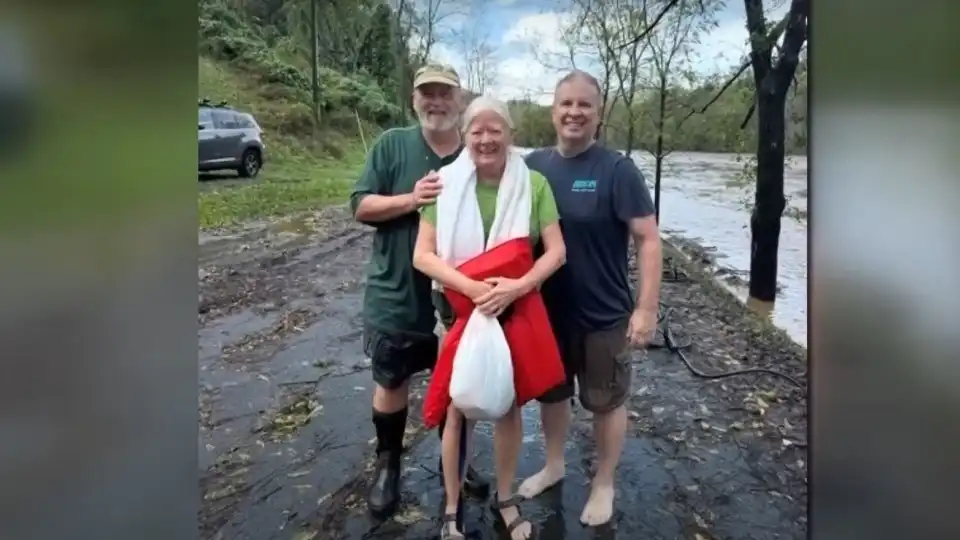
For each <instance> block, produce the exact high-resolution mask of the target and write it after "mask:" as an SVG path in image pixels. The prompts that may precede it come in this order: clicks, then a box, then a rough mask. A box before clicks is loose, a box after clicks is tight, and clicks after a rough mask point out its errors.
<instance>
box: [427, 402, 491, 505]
mask: <svg viewBox="0 0 960 540" xmlns="http://www.w3.org/2000/svg"><path fill="white" fill-rule="evenodd" d="M446 424H447V419H446V418H444V419H443V421H441V422H440V428H439V430H438V431H437V434H438V435H440V439H441V440H443V428H444V426H446ZM437 470H438V471H440V481H441V482H443V459H440V460H439V461H438V462H437ZM463 493H464V495H467V496H469V497H472V498H474V499H481V500H486V498H487V496H489V495H490V481H489V480H487V479H486V478H484V477H483V476H481V475H480V473H478V472H477V471H476V470H475V469H474V468H473V466H472V465H467V474H466V475H465V476H464V479H463Z"/></svg>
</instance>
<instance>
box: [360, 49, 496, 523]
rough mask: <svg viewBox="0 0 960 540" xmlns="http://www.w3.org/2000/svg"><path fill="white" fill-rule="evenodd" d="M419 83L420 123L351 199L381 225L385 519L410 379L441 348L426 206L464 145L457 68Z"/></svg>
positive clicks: (393, 133) (380, 469)
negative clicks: (423, 246) (427, 269)
mask: <svg viewBox="0 0 960 540" xmlns="http://www.w3.org/2000/svg"><path fill="white" fill-rule="evenodd" d="M413 86H414V91H413V108H414V111H415V112H416V113H417V118H418V119H419V125H417V126H412V127H406V128H396V129H390V130H388V131H386V132H385V133H384V134H383V135H381V136H380V138H379V139H378V140H377V141H376V143H374V145H373V148H371V149H370V153H369V154H368V155H367V161H366V164H365V165H364V168H363V172H362V173H361V175H360V179H359V180H358V181H357V185H356V187H355V188H354V190H353V193H352V194H351V196H350V205H351V208H352V210H353V214H354V217H355V219H357V221H360V222H361V223H364V224H367V225H371V226H373V227H375V228H376V232H375V234H374V237H373V254H372V256H371V259H370V263H369V265H368V267H367V285H366V292H365V294H364V299H363V320H364V329H363V334H364V338H363V342H364V352H365V353H366V355H367V356H368V357H370V360H371V363H372V370H373V380H374V382H375V383H376V388H375V390H374V394H373V424H374V427H375V429H376V433H377V464H376V468H375V470H374V477H373V481H372V486H371V490H370V494H369V496H368V499H367V503H368V505H369V507H370V510H372V511H373V512H374V513H375V514H377V515H380V516H386V515H389V514H390V513H392V512H393V511H394V510H395V509H396V506H397V502H398V501H399V499H400V492H399V480H400V454H401V452H402V450H403V435H404V432H405V430H406V425H407V403H408V393H409V382H410V377H411V376H412V375H414V374H415V373H418V372H421V371H424V370H428V369H432V368H433V366H434V364H435V363H436V360H437V353H438V349H439V340H438V338H437V336H436V334H434V328H435V327H436V323H437V321H436V315H435V314H434V306H433V303H432V301H431V296H430V279H429V278H427V277H426V276H424V275H423V274H421V273H420V272H418V271H417V270H415V269H414V268H413V261H412V258H413V246H414V243H415V242H416V238H417V229H418V225H419V219H420V216H419V213H418V210H419V209H420V208H421V207H422V206H424V205H426V204H430V203H432V202H434V201H435V200H436V198H437V195H439V194H440V189H441V186H440V182H439V177H438V176H437V174H436V171H437V170H439V169H440V168H441V167H443V166H444V165H447V164H449V163H452V162H453V161H454V160H455V159H456V158H457V156H458V155H459V154H460V151H461V150H462V149H463V143H462V141H461V137H460V131H459V119H460V110H461V96H460V78H459V76H458V75H457V73H456V71H454V70H453V68H451V67H449V66H439V65H427V66H424V67H423V68H420V70H418V71H417V74H416V77H415V79H414V85H413ZM440 432H441V433H443V428H442V426H441V429H440ZM488 487H489V485H488V484H487V482H486V481H485V480H483V479H482V478H480V477H479V476H478V475H477V474H476V472H475V471H473V470H472V469H468V470H467V475H466V480H465V488H466V490H467V491H468V492H471V493H473V494H476V495H481V496H482V495H483V494H484V493H485V492H486V490H487V488H488Z"/></svg>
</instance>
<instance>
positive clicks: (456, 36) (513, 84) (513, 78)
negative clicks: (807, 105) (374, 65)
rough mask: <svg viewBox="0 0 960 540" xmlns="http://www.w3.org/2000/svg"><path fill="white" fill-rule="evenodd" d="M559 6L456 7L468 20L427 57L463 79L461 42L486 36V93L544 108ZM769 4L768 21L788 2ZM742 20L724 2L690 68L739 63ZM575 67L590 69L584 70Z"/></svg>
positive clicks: (542, 1)
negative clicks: (492, 61)
mask: <svg viewBox="0 0 960 540" xmlns="http://www.w3.org/2000/svg"><path fill="white" fill-rule="evenodd" d="M444 1H446V2H450V4H448V5H447V6H445V7H446V8H447V9H449V8H450V7H451V6H453V5H454V4H453V2H456V1H458V0H444ZM460 1H461V2H462V1H463V0H460ZM564 3H565V2H564V1H563V0H486V1H481V0H476V1H475V2H474V4H473V7H471V8H462V7H461V8H459V9H461V10H466V9H468V10H469V14H468V15H466V16H464V15H459V14H458V15H454V16H449V17H447V18H445V20H444V21H443V23H444V26H445V27H446V28H445V30H446V32H445V35H444V37H443V39H442V41H443V43H440V44H438V45H435V46H434V49H433V52H432V53H431V57H432V58H433V59H434V60H435V61H440V62H444V63H448V64H451V65H453V66H454V67H456V68H457V69H458V71H460V73H461V75H464V71H465V61H464V50H465V49H466V48H467V47H466V46H465V45H464V44H463V43H462V42H466V41H469V39H463V38H462V36H470V35H485V39H486V41H487V43H488V44H489V45H490V47H491V48H492V49H493V50H495V51H496V59H497V62H496V65H497V75H496V79H495V84H494V87H493V88H492V89H488V92H490V93H493V94H494V95H496V96H497V97H500V98H503V99H515V98H522V97H525V96H529V97H530V98H532V99H535V100H537V101H540V102H541V103H545V104H546V103H549V102H550V100H551V99H552V94H551V90H552V87H553V84H554V83H555V82H556V79H557V71H556V70H555V69H551V68H549V67H546V66H544V65H543V64H544V63H556V62H557V61H558V60H557V59H558V58H559V55H562V54H563V51H564V50H566V48H565V47H564V46H563V44H562V43H561V42H560V39H559V30H560V29H561V28H562V27H563V25H564V22H565V21H566V20H569V17H570V16H571V14H570V11H569V10H564V9H563V8H562V7H558V6H563V5H564ZM770 4H779V5H780V6H779V8H777V9H774V10H772V12H771V13H769V14H768V17H774V16H776V17H782V16H783V15H784V14H785V13H786V9H787V2H770ZM461 5H462V4H461ZM744 21H745V18H744V8H743V2H740V1H739V0H728V1H727V5H726V7H724V8H723V10H722V11H721V12H720V13H719V14H718V21H717V22H718V24H719V26H718V27H717V28H714V29H713V30H711V31H710V32H709V33H708V34H706V35H704V36H702V37H701V39H700V43H699V44H698V45H697V47H696V49H695V53H694V55H693V67H694V69H695V70H696V71H697V72H699V73H701V74H704V75H706V74H711V73H715V72H718V71H726V70H728V69H729V68H730V67H732V66H733V65H736V64H739V62H740V59H741V58H742V56H743V55H744V53H745V52H746V50H747V45H746V40H747V31H746V27H745V23H744ZM534 47H535V50H536V51H538V52H537V53H536V54H535V53H534V51H533V49H534ZM538 58H539V59H538ZM578 67H585V68H587V69H588V70H589V66H579V65H578Z"/></svg>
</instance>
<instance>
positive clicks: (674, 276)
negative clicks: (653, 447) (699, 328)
mask: <svg viewBox="0 0 960 540" xmlns="http://www.w3.org/2000/svg"><path fill="white" fill-rule="evenodd" d="M662 279H663V281H668V282H675V283H682V282H685V281H690V278H688V277H687V276H686V275H684V274H683V273H682V272H680V271H678V270H677V268H676V267H671V268H669V269H666V268H665V269H664V272H663V277H662ZM673 311H674V308H673V307H672V306H670V305H669V304H667V303H665V302H660V314H659V317H658V321H657V327H658V329H657V331H658V332H660V333H661V335H663V345H659V344H651V345H650V348H651V349H659V348H663V349H667V350H668V351H670V352H671V353H673V354H675V355H677V357H678V358H680V361H681V362H683V365H684V366H686V368H687V369H688V370H689V371H690V373H692V374H694V375H695V376H697V377H700V378H701V379H711V380H715V379H725V378H728V377H739V376H743V375H770V376H773V377H778V378H780V379H783V380H785V381H787V382H789V383H790V384H793V385H794V386H796V387H798V388H800V389H804V388H806V385H805V384H803V383H801V382H800V381H798V380H797V379H795V378H794V377H791V376H790V375H787V374H786V373H783V372H781V371H776V370H773V369H767V368H746V369H735V370H730V371H718V372H714V373H708V372H706V371H703V370H701V369H699V368H697V367H696V366H694V365H693V364H692V363H691V362H690V359H688V358H687V355H686V354H684V352H683V350H684V349H687V348H689V347H690V346H691V345H692V344H693V343H692V342H691V341H687V342H686V343H679V342H678V341H677V339H676V336H674V334H673V330H672V329H671V328H670V316H671V315H672V314H673Z"/></svg>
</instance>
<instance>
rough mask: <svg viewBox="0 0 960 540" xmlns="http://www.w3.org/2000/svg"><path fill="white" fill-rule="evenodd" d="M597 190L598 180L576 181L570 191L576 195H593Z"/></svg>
mask: <svg viewBox="0 0 960 540" xmlns="http://www.w3.org/2000/svg"><path fill="white" fill-rule="evenodd" d="M596 190H597V181H596V180H574V182H573V187H572V188H570V191H572V192H574V193H593V192H594V191H596Z"/></svg>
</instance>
